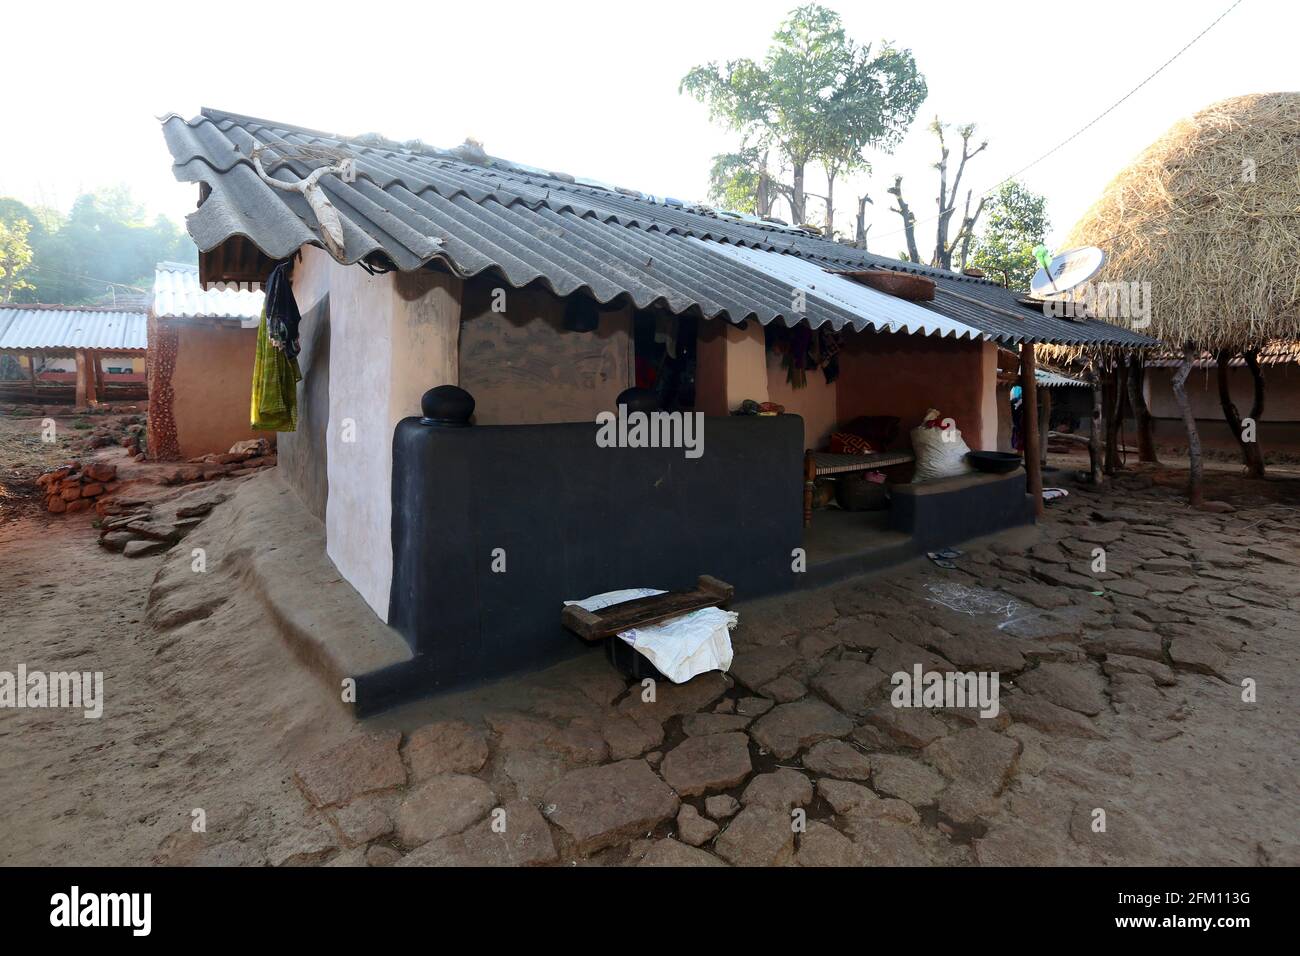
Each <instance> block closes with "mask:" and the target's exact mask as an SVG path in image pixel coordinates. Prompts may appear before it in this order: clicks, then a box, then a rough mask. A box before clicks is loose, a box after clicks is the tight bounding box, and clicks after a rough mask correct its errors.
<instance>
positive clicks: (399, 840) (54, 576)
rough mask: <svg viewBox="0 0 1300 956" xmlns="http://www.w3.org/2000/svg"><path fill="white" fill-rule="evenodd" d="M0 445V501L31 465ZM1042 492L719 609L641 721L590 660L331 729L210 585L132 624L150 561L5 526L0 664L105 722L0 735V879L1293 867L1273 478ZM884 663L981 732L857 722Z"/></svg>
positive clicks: (1284, 614) (331, 716)
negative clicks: (194, 872)
mask: <svg viewBox="0 0 1300 956" xmlns="http://www.w3.org/2000/svg"><path fill="white" fill-rule="evenodd" d="M0 450H2V451H3V452H4V453H5V454H6V455H10V456H14V457H11V458H10V462H11V464H9V465H6V466H5V475H6V484H5V487H6V488H7V489H9V491H8V494H9V496H10V498H18V499H21V498H22V497H23V495H22V492H23V483H24V481H26V480H27V478H29V477H31V476H30V475H27V474H26V473H27V472H30V470H31V469H32V468H33V467H37V466H39V465H40V464H42V463H47V464H52V463H53V462H49V461H47V460H46V459H45V457H44V456H45V454H46V453H47V450H43V449H41V448H38V447H36V446H33V445H30V444H29V443H28V442H26V441H25V440H21V441H15V439H14V437H13V434H12V432H11V433H10V435H9V437H8V438H5V437H3V436H0ZM55 454H57V453H55ZM1054 464H1056V465H1058V466H1061V467H1062V468H1063V469H1065V470H1064V471H1062V472H1059V473H1057V474H1056V475H1055V476H1054V477H1053V479H1051V480H1049V482H1048V483H1049V484H1063V485H1066V486H1067V487H1070V488H1071V489H1072V493H1071V496H1070V497H1069V498H1068V499H1066V500H1065V501H1063V502H1060V503H1058V504H1054V505H1052V506H1051V509H1050V510H1049V513H1048V516H1047V518H1046V519H1045V520H1044V521H1043V522H1042V523H1041V524H1040V525H1039V527H1038V528H1037V529H1035V530H1031V531H1028V532H1024V533H1022V534H1021V535H1020V536H1019V537H1016V536H1012V537H1010V538H999V539H998V540H994V541H991V542H984V543H982V544H981V546H979V547H972V548H970V549H969V550H968V551H967V553H966V554H964V555H963V556H962V557H961V558H959V559H957V564H958V569H957V570H944V569H941V568H938V567H935V566H934V565H932V564H930V563H929V562H927V561H924V560H921V561H919V562H913V563H912V564H909V565H907V566H905V567H902V568H899V569H897V570H896V571H894V572H891V573H889V574H887V575H883V576H877V577H871V578H864V579H855V580H851V581H846V582H842V583H840V584H837V585H835V586H833V587H830V588H826V589H822V590H820V591H810V592H802V593H798V594H795V595H791V596H785V597H782V598H779V599H771V600H767V601H764V602H757V603H755V602H750V603H742V604H741V605H739V607H738V610H739V612H740V620H741V624H740V627H739V628H738V629H737V630H736V631H735V632H734V635H733V638H734V642H735V646H736V659H735V662H734V663H733V667H732V669H731V673H730V675H729V676H727V677H721V676H719V675H706V676H705V677H701V678H697V679H696V680H695V681H692V682H691V683H690V684H687V685H682V686H681V687H666V688H663V690H662V693H661V694H660V697H659V699H658V701H657V702H655V703H653V704H651V705H648V706H645V707H642V706H641V703H642V702H641V698H640V697H639V696H638V695H639V694H640V691H641V689H640V687H638V686H631V687H629V686H628V684H627V683H626V682H624V681H623V680H622V679H621V678H618V677H617V676H616V675H615V674H614V672H613V671H612V670H611V669H610V668H609V666H608V665H607V664H606V663H605V662H604V660H603V658H602V657H601V656H599V655H594V656H591V657H587V658H583V659H580V660H578V661H575V662H573V663H571V664H566V665H562V666H561V667H559V668H556V669H553V670H552V671H551V672H546V673H544V674H542V675H536V676H534V677H532V678H527V679H519V680H515V681H504V682H499V683H498V684H494V685H491V686H490V687H487V688H483V689H480V690H476V691H473V692H469V693H465V694H459V695H452V696H449V697H443V698H440V699H437V700H434V701H429V702H423V703H419V704H414V705H409V706H408V707H405V708H403V709H401V710H399V711H396V712H392V713H389V714H386V715H382V716H381V717H379V718H376V719H373V720H371V721H368V722H367V723H366V725H365V726H364V727H361V728H358V727H357V725H356V723H355V722H354V721H353V720H352V718H351V717H350V716H349V715H348V714H347V712H346V711H345V710H344V709H343V708H342V707H341V706H340V705H339V704H338V703H337V702H336V701H335V700H334V699H333V698H332V695H331V694H330V693H329V692H328V691H327V690H326V689H325V688H324V687H323V686H322V683H321V681H320V680H319V679H318V678H317V677H315V676H313V675H312V674H309V673H308V672H307V670H306V669H305V668H304V667H303V666H302V665H301V663H300V662H299V660H298V659H297V658H295V657H294V655H293V653H292V652H291V651H290V650H289V648H288V646H287V645H286V643H285V641H284V640H283V638H282V637H281V635H280V633H279V631H278V630H277V628H276V626H275V624H274V623H273V622H272V620H271V618H270V617H269V616H268V614H267V612H266V609H265V607H264V606H263V605H262V604H261V603H260V602H259V601H258V600H257V599H256V598H255V597H254V596H253V595H252V594H251V593H250V591H249V589H248V586H247V584H246V582H242V581H241V580H240V579H239V578H237V577H232V576H229V575H222V574H213V575H210V576H207V577H204V578H203V582H202V583H199V584H194V585H190V586H189V587H190V591H191V593H190V596H188V597H186V599H185V600H184V601H168V600H165V599H166V598H167V594H166V592H167V590H168V589H169V588H170V587H171V585H170V584H168V583H167V575H166V574H165V573H164V574H162V575H160V571H165V569H166V568H167V567H171V568H172V569H173V570H174V569H175V567H176V566H177V562H178V561H185V560H188V557H187V556H186V555H184V554H180V552H179V551H178V550H173V552H172V554H171V555H170V556H150V557H142V558H136V559H127V558H124V557H123V556H121V555H119V554H114V553H111V552H109V551H107V550H104V549H102V548H100V547H98V546H97V545H96V532H95V529H94V527H93V526H92V516H89V515H85V514H82V515H75V516H70V517H64V516H58V517H55V516H48V515H45V514H44V513H43V512H40V511H39V510H36V509H32V508H29V507H25V506H18V507H15V506H14V504H13V502H12V501H9V502H6V503H5V506H4V510H3V511H2V512H0V671H5V670H9V671H13V670H15V669H16V667H17V665H18V664H19V663H23V664H25V665H26V667H27V668H28V669H29V670H44V671H55V670H70V669H77V670H94V671H102V672H103V673H104V675H105V692H106V705H105V711H104V716H103V717H102V718H100V719H98V720H92V719H86V718H84V717H83V716H82V714H81V713H80V712H74V711H70V710H59V709H41V710H34V709H28V710H17V709H8V708H5V709H0V806H3V807H4V812H3V816H0V863H4V864H10V865H13V864H38V865H39V864H79V865H96V864H102V865H119V864H150V863H156V864H186V863H217V864H263V863H270V864H272V865H282V864H320V863H329V864H331V865H348V864H354V865H364V864H366V863H369V864H370V865H381V864H389V863H395V862H405V863H408V864H410V865H414V864H418V863H501V862H506V863H578V864H596V865H625V864H635V863H641V864H644V865H652V864H656V863H657V864H667V865H718V864H721V863H732V864H753V865H769V864H772V865H775V864H789V863H798V864H801V865H846V864H847V865H882V864H894V863H918V864H945V865H977V864H983V865H998V864H1030V865H1036V864H1053V865H1068V864H1080V863H1103V864H1137V863H1154V864H1160V863H1171V864H1192V863H1196V864H1215V865H1220V864H1225V865H1254V864H1292V865H1294V864H1296V863H1300V818H1298V817H1297V814H1296V813H1295V798H1296V794H1297V793H1300V753H1298V752H1297V750H1296V747H1295V741H1296V739H1297V738H1298V737H1300V705H1297V703H1296V702H1297V700H1300V648H1298V647H1297V642H1296V628H1295V620H1296V614H1297V611H1300V580H1298V579H1297V570H1300V545H1298V544H1297V533H1300V512H1297V511H1296V504H1297V501H1298V500H1300V482H1297V481H1296V480H1295V479H1288V478H1285V477H1283V478H1278V479H1275V480H1271V481H1266V482H1250V483H1247V482H1244V481H1242V480H1240V479H1239V478H1237V477H1236V476H1235V475H1234V474H1233V473H1232V470H1231V469H1224V470H1217V469H1216V470H1212V471H1211V475H1210V483H1211V487H1210V489H1209V490H1210V494H1209V497H1212V498H1217V499H1221V500H1225V501H1227V502H1229V503H1230V504H1232V505H1233V507H1234V509H1235V510H1234V511H1233V512H1232V513H1230V514H1222V515H1220V514H1203V513H1193V512H1189V511H1188V510H1187V509H1186V508H1185V507H1184V506H1183V505H1182V503H1181V500H1180V498H1179V492H1180V488H1179V485H1180V483H1181V480H1182V479H1181V475H1180V474H1178V473H1177V472H1176V471H1175V470H1173V469H1166V470H1148V471H1140V472H1139V471H1136V470H1135V471H1134V473H1132V474H1130V475H1128V476H1126V477H1125V478H1123V479H1121V481H1120V482H1119V483H1118V486H1117V487H1113V488H1111V489H1108V490H1106V491H1104V492H1102V493H1094V492H1092V491H1090V490H1087V489H1081V488H1078V487H1077V486H1075V485H1073V484H1072V482H1071V481H1070V479H1069V474H1068V470H1069V469H1070V468H1076V467H1082V466H1081V465H1080V464H1079V462H1078V461H1076V460H1073V459H1072V460H1066V459H1059V460H1056V461H1054ZM266 477H270V476H266ZM252 480H255V481H262V480H266V478H265V477H263V476H259V477H258V478H256V479H252ZM223 484H230V485H232V486H233V485H234V484H235V483H234V482H230V483H223ZM221 507H227V506H225V505H222V506H218V508H219V509H220V508H221ZM209 520H210V521H211V519H209ZM204 527H206V525H205V526H204ZM212 527H213V528H214V529H215V528H219V527H220V526H219V523H218V522H215V521H214V522H212ZM203 533H204V532H203V531H202V528H201V529H200V530H199V531H197V532H195V538H194V540H195V541H199V542H201V543H205V545H206V546H208V547H209V548H210V549H211V552H212V554H213V555H216V554H218V553H219V552H220V548H221V547H222V540H221V539H222V535H226V534H227V532H226V531H220V533H218V531H212V532H210V533H209V537H208V538H203V537H202V535H203ZM189 543H190V542H189V539H187V541H186V545H185V547H188V545H189ZM1097 547H1103V548H1104V549H1105V551H1106V557H1107V561H1108V569H1107V571H1106V572H1104V573H1101V574H1091V576H1090V572H1089V567H1090V565H1091V563H1092V562H1093V561H1094V560H1095V551H1094V549H1095V548H1097ZM169 562H170V564H169ZM151 589H152V590H153V591H154V595H153V598H152V600H151V598H150V593H151ZM990 595H992V596H994V597H996V600H990V599H989V598H990ZM913 663H923V664H925V666H926V667H927V668H931V669H937V668H943V667H954V666H955V667H957V668H968V669H975V668H978V669H997V670H999V671H1000V673H1001V682H1002V683H1001V687H1002V698H1001V700H1002V711H1001V716H1000V717H999V718H997V719H994V720H982V719H979V718H975V717H972V715H971V714H970V713H969V712H959V711H956V710H953V709H945V708H938V709H934V710H931V711H927V712H925V713H924V714H918V713H915V712H913V713H911V714H908V715H907V717H906V720H902V719H900V717H899V715H898V714H896V713H894V714H891V713H890V712H889V711H888V710H887V709H886V708H887V707H888V704H887V702H888V700H889V693H890V687H889V683H888V679H887V678H888V675H889V674H891V673H893V672H895V671H897V670H899V669H909V668H910V667H911V665H912V664H913ZM1247 679H1249V680H1251V681H1253V682H1254V686H1255V692H1256V695H1257V696H1256V697H1255V699H1254V701H1253V702H1246V701H1243V685H1242V682H1243V681H1245V680H1247ZM601 793H607V794H610V795H611V796H610V798H609V799H608V800H606V801H605V802H600V801H599V800H597V798H596V797H593V796H592V794H596V795H599V794H601ZM615 795H616V798H615ZM593 800H595V801H596V802H592V801H593ZM584 801H586V802H584ZM498 805H501V806H504V807H506V808H507V810H508V811H509V813H510V814H512V816H511V817H510V819H511V820H522V821H524V822H523V823H522V824H518V825H512V826H513V828H512V829H511V831H510V835H509V836H507V837H505V838H500V837H498V836H496V835H494V834H493V832H492V831H491V829H490V828H489V827H488V821H489V819H491V817H490V814H491V813H492V812H493V811H492V808H493V807H495V806H498ZM1098 810H1102V811H1104V819H1105V821H1106V826H1105V828H1104V829H1102V830H1098V829H1097V825H1096V824H1097V820H1098V815H1097V811H1098ZM792 812H793V814H794V815H796V816H798V815H799V814H800V812H802V814H803V817H804V818H805V820H806V823H805V824H804V828H803V829H799V828H798V827H795V828H793V829H792V827H791V825H790V819H791V814H792ZM200 817H201V818H202V820H203V822H204V824H205V827H204V832H196V827H195V826H194V821H195V820H196V819H198V818H200ZM502 839H504V841H505V842H504V843H503V842H502Z"/></svg>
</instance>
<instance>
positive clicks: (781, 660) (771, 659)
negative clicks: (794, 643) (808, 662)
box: [731, 644, 799, 690]
mask: <svg viewBox="0 0 1300 956" xmlns="http://www.w3.org/2000/svg"><path fill="white" fill-rule="evenodd" d="M798 659H799V655H798V653H797V652H796V651H795V649H794V648H792V647H786V646H785V645H783V644H776V645H774V646H772V647H752V648H745V649H744V650H739V651H737V652H736V654H735V657H734V658H733V660H732V662H731V675H732V676H733V677H735V678H736V680H738V681H740V682H741V683H742V684H744V685H745V686H746V687H748V688H749V689H750V690H758V689H759V688H760V687H762V686H763V685H764V684H769V683H771V682H772V681H774V680H776V678H778V677H780V676H781V673H782V672H783V671H784V670H785V669H786V668H787V667H789V666H790V665H791V664H793V663H794V662H795V661H796V660H798Z"/></svg>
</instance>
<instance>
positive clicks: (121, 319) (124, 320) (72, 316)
mask: <svg viewBox="0 0 1300 956" xmlns="http://www.w3.org/2000/svg"><path fill="white" fill-rule="evenodd" d="M148 325H149V317H148V315H147V313H144V312H119V311H115V310H113V309H97V308H90V307H81V308H78V307H77V306H63V305H36V306H0V351H4V350H6V349H8V350H21V349H98V350H101V351H105V352H137V351H144V350H145V349H146V348H148V344H149V343H148Z"/></svg>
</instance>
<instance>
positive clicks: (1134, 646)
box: [1083, 627, 1165, 661]
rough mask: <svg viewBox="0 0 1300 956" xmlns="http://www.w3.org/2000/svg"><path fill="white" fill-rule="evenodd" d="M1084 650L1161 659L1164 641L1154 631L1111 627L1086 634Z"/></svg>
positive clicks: (1162, 658) (1093, 652) (1092, 652)
mask: <svg viewBox="0 0 1300 956" xmlns="http://www.w3.org/2000/svg"><path fill="white" fill-rule="evenodd" d="M1083 648H1084V650H1086V651H1087V652H1088V653H1089V654H1097V653H1102V654H1107V655H1110V654H1123V655H1125V656H1127V657H1144V658H1146V659H1147V660H1150V661H1163V660H1164V658H1165V652H1164V642H1163V641H1162V640H1161V638H1160V635H1159V634H1157V633H1155V632H1154V631H1139V630H1137V629H1135V628H1121V627H1117V628H1112V629H1107V630H1103V631H1098V632H1096V633H1094V634H1090V635H1088V640H1087V641H1085V642H1084V645H1083Z"/></svg>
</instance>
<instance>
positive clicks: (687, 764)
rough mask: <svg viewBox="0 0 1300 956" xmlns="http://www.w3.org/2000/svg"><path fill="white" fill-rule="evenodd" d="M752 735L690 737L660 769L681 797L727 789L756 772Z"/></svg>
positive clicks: (679, 745) (670, 754)
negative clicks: (752, 762) (752, 751)
mask: <svg viewBox="0 0 1300 956" xmlns="http://www.w3.org/2000/svg"><path fill="white" fill-rule="evenodd" d="M753 771H754V767H753V764H751V763H750V760H749V737H748V736H747V735H746V734H743V733H739V732H733V733H725V734H706V735H704V736H701V737H687V738H686V739H685V740H684V741H682V742H681V743H680V744H678V745H677V746H676V747H674V748H673V749H672V750H671V751H669V752H668V753H667V754H665V755H664V760H663V764H662V765H661V766H660V768H659V772H660V773H662V774H663V778H664V780H665V781H667V783H668V785H669V786H670V787H672V788H673V789H674V790H676V791H677V793H678V795H679V796H683V797H693V796H697V795H698V794H702V793H706V792H708V791H710V790H726V789H729V788H730V787H734V786H736V785H738V784H740V783H743V782H744V780H745V778H746V777H748V776H749V775H750V774H751V773H753Z"/></svg>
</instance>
